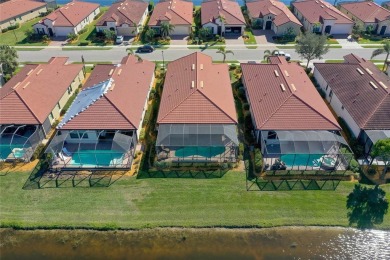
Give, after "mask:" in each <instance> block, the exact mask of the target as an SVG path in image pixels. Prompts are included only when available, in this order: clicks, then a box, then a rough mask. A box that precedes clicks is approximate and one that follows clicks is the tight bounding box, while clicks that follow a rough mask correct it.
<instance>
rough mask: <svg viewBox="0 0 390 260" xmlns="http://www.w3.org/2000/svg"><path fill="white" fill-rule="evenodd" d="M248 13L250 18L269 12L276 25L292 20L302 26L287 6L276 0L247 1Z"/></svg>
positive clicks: (259, 16) (262, 15)
mask: <svg viewBox="0 0 390 260" xmlns="http://www.w3.org/2000/svg"><path fill="white" fill-rule="evenodd" d="M246 6H247V8H248V11H249V14H250V15H251V16H252V18H261V17H264V16H266V15H269V14H273V15H275V19H274V20H273V22H274V24H275V25H276V26H279V25H282V24H285V23H288V22H292V23H296V24H298V25H300V26H302V24H301V22H300V21H299V20H298V18H296V17H295V15H294V14H293V13H292V12H291V11H290V9H288V8H287V6H286V5H285V4H284V3H282V2H280V1H277V0H254V1H253V2H249V1H248V2H247V3H246Z"/></svg>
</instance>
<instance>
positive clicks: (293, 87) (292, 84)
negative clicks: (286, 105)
mask: <svg viewBox="0 0 390 260" xmlns="http://www.w3.org/2000/svg"><path fill="white" fill-rule="evenodd" d="M291 88H292V89H293V90H294V91H297V88H296V87H295V85H294V83H291Z"/></svg>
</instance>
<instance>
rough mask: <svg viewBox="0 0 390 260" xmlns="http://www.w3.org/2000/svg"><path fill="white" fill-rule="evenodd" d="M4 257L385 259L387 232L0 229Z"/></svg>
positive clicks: (389, 240) (389, 241)
mask: <svg viewBox="0 0 390 260" xmlns="http://www.w3.org/2000/svg"><path fill="white" fill-rule="evenodd" d="M0 237H1V244H0V254H1V255H0V258H1V259H2V260H5V259H23V258H28V259H75V258H77V259H119V258H121V259H125V258H132V259H145V257H146V256H147V258H149V259H150V258H152V259H156V258H159V259H172V258H175V259H176V258H181V259H183V258H185V259H216V258H217V259H275V258H277V259H308V258H311V259H313V258H315V259H390V248H389V245H390V231H377V230H366V231H361V230H356V229H346V228H336V227H280V228H264V229H222V228H207V229H206V228H203V229H182V228H161V229H143V230H140V231H92V230H31V231H16V230H12V229H1V230H0Z"/></svg>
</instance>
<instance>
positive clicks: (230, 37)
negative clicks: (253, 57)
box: [225, 34, 244, 46]
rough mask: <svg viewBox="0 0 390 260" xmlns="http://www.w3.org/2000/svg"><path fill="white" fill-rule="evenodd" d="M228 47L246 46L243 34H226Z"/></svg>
mask: <svg viewBox="0 0 390 260" xmlns="http://www.w3.org/2000/svg"><path fill="white" fill-rule="evenodd" d="M225 42H226V46H232V45H241V44H244V39H243V38H242V36H241V34H225Z"/></svg>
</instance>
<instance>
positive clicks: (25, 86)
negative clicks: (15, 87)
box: [23, 81, 31, 89]
mask: <svg viewBox="0 0 390 260" xmlns="http://www.w3.org/2000/svg"><path fill="white" fill-rule="evenodd" d="M30 83H31V82H30V81H29V82H27V84H26V85H24V87H23V89H25V88H27V86H28V85H30Z"/></svg>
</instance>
